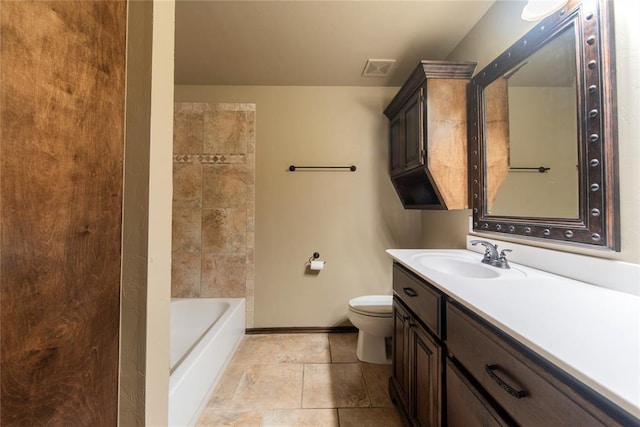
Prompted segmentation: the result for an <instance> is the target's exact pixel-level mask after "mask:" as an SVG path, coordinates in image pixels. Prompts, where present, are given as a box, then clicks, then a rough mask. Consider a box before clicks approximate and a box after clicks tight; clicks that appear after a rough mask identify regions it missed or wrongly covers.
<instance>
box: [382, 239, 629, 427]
mask: <svg viewBox="0 0 640 427" xmlns="http://www.w3.org/2000/svg"><path fill="white" fill-rule="evenodd" d="M387 252H388V253H389V254H390V255H391V256H392V258H393V260H394V265H393V289H394V322H395V325H394V340H393V342H394V344H393V355H394V360H393V376H392V378H391V379H390V382H389V392H390V394H391V396H392V399H393V400H394V402H395V403H396V404H397V405H398V407H399V408H400V410H401V412H402V413H403V415H404V417H405V418H406V420H408V422H409V424H410V425H419V426H440V425H448V426H465V427H466V426H473V425H487V426H501V425H527V426H531V425H540V426H551V425H576V426H578V425H579V426H614V425H620V426H636V425H640V419H639V418H638V416H639V415H640V366H639V364H638V360H639V359H638V357H639V353H638V352H639V349H640V337H639V334H638V332H639V331H640V326H639V325H638V320H639V318H638V316H639V314H638V313H640V298H639V297H637V296H634V295H629V294H625V293H622V292H617V291H613V290H610V289H605V288H600V287H597V286H593V285H589V284H586V283H582V282H578V281H575V280H571V279H567V278H564V277H560V276H556V275H553V274H550V273H546V272H543V271H540V270H536V269H533V268H529V267H525V266H522V265H517V264H512V268H510V269H505V270H504V271H500V270H502V269H499V268H496V267H491V266H488V265H485V264H481V259H482V255H481V254H477V253H475V252H471V251H465V250H389V251H387Z"/></svg>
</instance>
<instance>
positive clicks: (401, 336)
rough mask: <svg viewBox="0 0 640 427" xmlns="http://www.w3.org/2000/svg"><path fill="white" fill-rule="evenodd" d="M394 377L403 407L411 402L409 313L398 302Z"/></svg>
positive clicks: (394, 344)
mask: <svg viewBox="0 0 640 427" xmlns="http://www.w3.org/2000/svg"><path fill="white" fill-rule="evenodd" d="M393 317H394V318H393V327H394V332H393V379H394V381H395V382H396V385H397V388H398V391H399V394H400V399H401V400H402V402H399V403H401V404H402V406H403V407H405V408H407V404H408V402H409V380H410V372H409V371H410V370H409V320H410V317H409V314H408V313H407V311H406V310H405V309H404V308H403V307H402V306H401V305H399V304H398V303H395V302H394V304H393Z"/></svg>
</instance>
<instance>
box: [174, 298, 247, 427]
mask: <svg viewBox="0 0 640 427" xmlns="http://www.w3.org/2000/svg"><path fill="white" fill-rule="evenodd" d="M244 327H245V305H244V298H176V299H173V300H171V326H170V335H171V349H170V350H171V351H170V353H171V371H170V372H171V375H170V377H169V425H170V426H190V425H193V424H195V423H196V421H197V420H198V417H199V416H200V414H201V413H202V410H203V409H204V407H205V406H206V403H207V400H208V399H209V396H210V395H211V392H212V391H213V388H214V387H215V385H216V383H217V381H218V379H219V376H220V374H221V373H222V371H223V370H224V368H225V367H226V365H227V363H228V362H229V359H230V358H231V356H232V355H233V353H234V352H235V350H236V348H237V346H238V344H239V343H240V340H241V339H242V336H243V335H244Z"/></svg>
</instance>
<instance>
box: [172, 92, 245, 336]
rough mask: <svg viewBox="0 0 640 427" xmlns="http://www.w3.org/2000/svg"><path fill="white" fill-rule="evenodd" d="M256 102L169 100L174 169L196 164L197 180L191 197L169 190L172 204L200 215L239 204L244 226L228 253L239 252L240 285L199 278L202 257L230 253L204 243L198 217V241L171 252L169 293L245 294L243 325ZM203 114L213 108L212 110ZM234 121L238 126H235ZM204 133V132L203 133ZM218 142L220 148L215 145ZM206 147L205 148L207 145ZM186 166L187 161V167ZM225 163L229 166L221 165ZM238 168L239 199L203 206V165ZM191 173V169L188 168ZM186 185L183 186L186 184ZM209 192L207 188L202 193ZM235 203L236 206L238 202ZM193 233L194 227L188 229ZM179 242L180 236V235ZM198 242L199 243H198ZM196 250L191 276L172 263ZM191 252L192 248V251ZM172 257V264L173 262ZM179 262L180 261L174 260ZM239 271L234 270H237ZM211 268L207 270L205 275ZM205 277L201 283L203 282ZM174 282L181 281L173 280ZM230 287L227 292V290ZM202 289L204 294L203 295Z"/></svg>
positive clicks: (204, 186)
mask: <svg viewBox="0 0 640 427" xmlns="http://www.w3.org/2000/svg"><path fill="white" fill-rule="evenodd" d="M216 112H229V113H233V112H239V113H243V114H242V115H241V116H235V115H228V114H219V115H216V114H215V113H216ZM255 112H256V105H255V104H247V103H220V104H209V103H202V102H176V103H174V128H175V129H177V131H178V132H181V131H182V132H184V135H178V134H176V135H174V154H173V164H174V171H175V170H176V168H184V167H194V168H198V169H199V171H198V173H199V176H200V182H199V185H198V184H195V185H194V187H193V188H191V190H192V191H196V192H197V193H199V194H198V195H197V197H194V196H195V195H190V196H189V197H187V198H185V197H184V196H182V195H176V194H174V209H180V210H184V209H187V208H188V209H193V210H198V211H199V212H200V215H201V221H203V219H202V218H204V211H211V210H212V209H224V210H226V211H229V210H230V209H231V210H237V209H242V210H246V221H244V230H238V233H239V234H240V235H241V236H240V238H242V239H244V247H240V246H238V240H234V242H235V243H234V246H233V249H232V253H233V255H234V256H242V255H243V254H244V256H245V265H244V268H243V270H244V273H243V274H244V287H243V289H242V290H240V289H238V288H237V287H235V286H231V288H229V283H228V280H217V281H212V280H211V277H210V276H209V277H205V276H206V275H205V274H203V270H202V269H203V266H204V265H205V262H204V259H205V258H206V259H207V260H208V262H211V260H212V259H214V258H217V257H218V256H225V255H231V254H230V253H229V248H228V247H226V246H225V247H222V246H215V245H214V246H207V245H205V244H204V242H207V241H209V242H210V241H211V239H204V238H203V237H204V236H203V235H202V234H203V233H204V232H205V227H203V223H202V222H200V224H198V226H197V227H194V228H197V229H199V230H200V233H201V235H200V241H199V242H197V243H191V245H190V246H188V247H182V248H174V250H173V255H174V257H175V260H176V261H174V262H172V264H174V266H175V267H177V268H178V270H180V271H179V272H178V271H177V273H179V274H172V296H174V297H178V296H184V297H199V298H203V297H209V296H214V297H224V296H225V294H228V293H229V292H232V293H234V294H237V293H240V294H242V295H237V296H240V297H244V298H245V305H246V327H247V328H252V327H253V319H254V286H255V280H254V272H255V266H254V259H255V144H256V136H255V135H256V132H255V124H256V117H255ZM208 113H214V114H213V115H211V114H208ZM240 122H242V126H241V127H239V124H240ZM218 125H219V126H221V129H219V131H220V132H217V134H216V135H214V133H216V132H215V131H214V130H213V129H215V126H218ZM207 132H209V134H207ZM220 135H227V137H228V138H229V140H228V141H224V140H222V141H221V140H220ZM220 147H222V148H223V150H219V149H217V148H220ZM207 148H209V149H210V150H207ZM224 148H230V150H224ZM225 151H229V152H225ZM187 165H192V166H187ZM226 165H229V166H226ZM243 165H244V167H245V168H246V169H245V171H246V182H245V184H246V185H245V188H244V191H242V193H243V194H244V200H242V201H239V200H237V199H234V200H232V201H231V200H227V201H223V203H222V206H212V203H213V202H212V201H211V200H207V203H206V207H205V203H203V191H204V189H205V188H210V187H211V186H210V185H208V186H206V185H204V184H205V183H204V177H205V169H206V168H211V167H216V168H217V167H222V168H225V167H231V168H234V167H242V166H243ZM192 173H193V172H192ZM175 179H176V175H175V173H174V188H178V189H179V188H185V184H187V185H188V184H193V183H182V184H183V185H180V184H176V181H175ZM186 189H189V187H188V186H187V187H186ZM208 194H210V193H208ZM229 203H232V205H229V206H226V204H229ZM238 205H241V206H238ZM176 226H178V227H180V230H179V231H180V233H181V238H183V239H184V235H185V233H188V230H185V228H184V227H185V224H184V223H179V224H176ZM209 229H210V228H209ZM194 232H196V231H194ZM180 241H181V242H184V240H180ZM198 244H199V247H198ZM198 249H199V253H200V257H201V262H200V270H199V272H200V274H199V275H197V276H198V277H197V283H196V277H194V276H196V275H195V274H194V272H193V271H192V272H191V273H187V271H185V270H184V268H185V267H186V265H184V264H182V263H183V262H184V261H180V262H178V260H184V259H185V256H187V257H188V258H190V259H191V258H192V257H193V256H194V253H198ZM185 250H186V251H189V255H184V252H185ZM194 251H195V252H194ZM176 262H177V263H176ZM179 264H182V265H179ZM238 272H240V271H238ZM210 273H211V272H209V274H210ZM181 280H186V281H187V282H188V283H183V282H182V281H181ZM203 280H206V281H207V283H206V285H205V284H204V283H203ZM178 281H181V282H180V283H178ZM216 283H220V284H221V285H222V284H225V285H222V286H223V287H222V288H221V289H219V290H217V288H216V285H215V284H216ZM234 288H235V289H236V290H235V291H233V290H232V289H234ZM205 294H207V295H206V296H205Z"/></svg>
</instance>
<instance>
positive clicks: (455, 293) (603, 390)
mask: <svg viewBox="0 0 640 427" xmlns="http://www.w3.org/2000/svg"><path fill="white" fill-rule="evenodd" d="M443 252H446V253H451V254H454V255H457V256H462V257H469V258H472V259H474V260H475V259H477V261H478V263H480V261H481V259H482V254H478V253H475V252H472V251H467V250H428V249H389V250H387V253H388V254H389V255H391V257H392V258H393V259H394V260H396V261H397V262H398V263H400V264H402V265H404V266H405V267H407V268H408V269H409V270H411V271H413V272H415V273H416V274H417V275H418V276H420V277H422V278H424V279H425V280H427V281H428V282H429V283H431V284H432V285H434V286H435V287H437V288H439V289H440V290H442V291H443V292H444V293H446V294H447V295H449V296H450V297H452V298H453V299H455V300H456V301H458V302H459V303H461V304H462V305H464V306H465V307H467V308H468V309H469V310H471V311H473V312H474V313H476V314H477V315H479V316H480V317H482V318H483V319H485V320H486V321H488V322H489V323H491V324H492V325H494V326H496V327H497V328H499V329H501V330H502V331H504V332H505V333H507V334H508V335H509V336H511V337H512V338H514V339H516V340H517V341H519V342H520V343H522V344H524V345H526V346H527V347H529V348H530V349H531V350H533V351H534V352H536V353H538V354H539V355H541V356H542V357H544V358H545V359H547V360H549V361H550V362H552V363H553V364H555V365H556V366H558V367H559V368H561V369H563V370H564V371H566V372H567V373H569V374H571V375H572V376H573V377H575V378H576V379H578V380H580V381H582V382H583V383H585V384H586V385H588V386H589V387H591V388H592V389H593V390H595V391H597V392H598V393H600V394H602V395H603V396H605V397H607V398H608V399H609V400H611V401H612V402H614V403H615V404H617V405H618V406H620V407H621V408H623V409H625V410H626V411H628V412H629V413H631V414H633V415H634V416H636V417H638V418H640V297H638V296H635V295H629V294H626V293H623V292H618V291H615V290H611V289H606V288H601V287H598V286H594V285H590V284H587V283H583V282H579V281H576V280H572V279H567V278H565V277H561V276H557V275H554V274H550V273H546V272H544V271H541V270H536V269H533V268H529V267H526V266H523V265H521V264H515V263H511V267H512V270H513V273H520V274H522V273H524V275H523V276H526V277H523V278H518V277H515V278H509V277H508V276H509V275H510V274H505V277H504V278H496V279H478V278H466V277H460V276H456V275H453V274H447V273H442V272H439V271H437V270H433V269H431V268H428V267H427V266H424V265H422V264H420V263H419V262H416V260H415V258H416V256H418V255H420V254H431V255H433V256H437V255H438V254H442V253H443ZM483 265H484V264H483ZM487 268H494V267H489V266H487ZM512 276H517V274H513V275H512Z"/></svg>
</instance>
